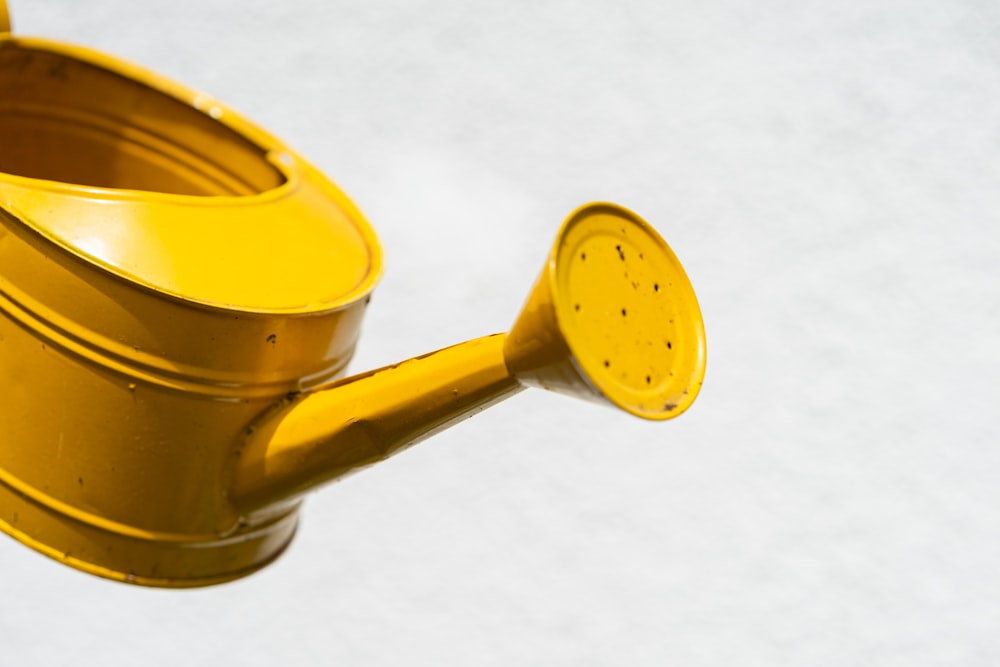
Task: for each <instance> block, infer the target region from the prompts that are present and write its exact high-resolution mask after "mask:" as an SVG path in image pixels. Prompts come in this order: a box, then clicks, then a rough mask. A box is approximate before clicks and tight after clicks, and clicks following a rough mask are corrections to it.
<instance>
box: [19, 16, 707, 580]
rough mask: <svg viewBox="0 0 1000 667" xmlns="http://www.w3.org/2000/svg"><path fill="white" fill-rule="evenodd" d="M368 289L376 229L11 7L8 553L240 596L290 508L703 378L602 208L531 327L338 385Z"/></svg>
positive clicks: (667, 308)
mask: <svg viewBox="0 0 1000 667" xmlns="http://www.w3.org/2000/svg"><path fill="white" fill-rule="evenodd" d="M381 270H382V255H381V251H380V249H379V245H378V240H377V238H376V236H375V234H374V233H373V231H372V229H371V227H370V226H369V224H368V223H367V222H366V220H365V218H364V217H363V216H362V214H361V213H360V212H359V211H358V209H357V208H356V207H355V206H354V205H353V204H352V203H351V202H350V201H349V200H348V198H347V197H346V196H345V195H344V194H343V193H342V192H341V191H340V190H339V189H338V188H337V187H336V186H335V185H334V184H333V183H331V182H330V181H329V180H327V179H326V178H325V177H324V176H323V175H322V174H320V173H319V172H318V171H317V170H316V169H315V168H313V167H312V166H310V165H309V163H307V162H306V161H305V160H303V159H302V157H300V156H299V155H298V154H296V153H295V152H294V151H292V150H291V149H290V148H288V147H287V146H285V145H284V144H282V143H281V142H280V141H279V140H277V139H276V138H274V137H272V136H271V135H269V134H268V133H266V132H264V131H263V130H261V129H260V128H258V127H256V126H255V125H253V124H252V123H250V122H248V121H247V120H245V119H244V118H242V117H241V116H239V115H238V114H236V113H234V112H233V111H232V110H230V109H228V108H227V107H225V106H224V105H222V104H220V103H218V102H217V101H215V100H213V99H210V98H208V97H206V96H204V95H202V94H199V93H196V92H193V91H191V90H188V89H187V88H184V87H182V86H180V85H177V84H175V83H173V82H170V81H167V80H165V79H163V78H161V77H159V76H157V75H155V74H152V73H150V72H148V71H145V70H143V69H140V68H138V67H136V66H134V65H131V64H128V63H125V62H122V61H120V60H118V59H115V58H112V57H110V56H107V55H103V54H100V53H96V52H93V51H90V50H87V49H84V48H80V47H75V46H69V45H66V44H62V43H56V42H52V41H47V40H42V39H34V38H22V37H17V36H14V35H13V34H12V33H11V29H10V19H9V14H8V12H7V7H6V4H5V3H4V2H3V0H0V391H2V393H3V400H2V401H0V529H2V530H3V531H4V532H5V533H7V534H9V535H11V536H13V537H14V538H15V539H17V540H18V541H20V542H22V543H24V544H26V545H28V546H30V547H32V548H34V549H36V550H38V551H40V552H41V553H43V554H46V555H48V556H50V557H52V558H54V559H56V560H58V561H61V562H63V563H65V564H67V565H70V566H73V567H76V568H78V569H81V570H84V571H86V572H89V573H92V574H96V575H99V576H103V577H107V578H110V579H114V580H118V581H124V582H129V583H135V584H142V585H148V586H164V587H190V586H205V585H210V584H216V583H220V582H224V581H228V580H232V579H235V578H238V577H242V576H244V575H247V574H249V573H251V572H254V571H256V570H257V569H259V568H261V567H263V566H264V565H266V564H268V563H269V562H271V561H272V560H274V559H275V558H276V557H278V556H279V555H280V554H281V552H282V551H283V550H284V549H285V547H286V546H287V545H288V543H289V541H290V540H291V538H292V536H293V533H294V531H295V527H296V520H297V516H298V511H299V508H300V505H301V502H302V498H303V496H304V494H306V493H307V492H309V491H311V490H313V489H315V488H317V487H319V486H321V485H323V484H326V483H328V482H331V481H333V480H335V479H338V478H340V477H343V476H344V475H346V474H348V473H351V472H353V471H356V470H358V469H360V468H363V467H366V466H368V465H370V464H372V463H376V462H378V461H381V460H383V459H385V458H387V457H389V456H391V455H393V454H395V453H397V452H399V451H401V450H403V449H404V448H406V447H408V446H410V445H412V444H414V443H416V442H418V441H420V440H422V439H424V438H426V437H428V436H430V435H432V434H434V433H435V432H438V431H440V430H442V429H444V428H447V427H448V426H450V425H452V424H454V423H456V422H458V421H460V420H462V419H465V418H467V417H469V416H471V415H473V414H475V413H477V412H479V411H481V410H483V409H485V408H486V407H489V406H490V405H492V404H494V403H496V402H498V401H501V400H503V399H505V398H507V397H510V396H512V395H513V394H515V393H517V392H518V391H520V390H521V389H523V388H524V387H529V386H530V387H540V388H542V389H548V390H552V391H556V392H561V393H564V394H569V395H572V396H577V397H580V398H584V399H588V400H591V401H595V402H598V403H603V404H605V405H610V406H613V407H617V408H619V409H622V410H625V411H627V412H629V413H631V414H633V415H636V416H638V417H642V418H646V419H654V420H662V419H669V418H671V417H674V416H676V415H678V414H680V413H681V412H683V411H684V410H685V409H686V408H687V407H688V406H689V405H690V404H691V402H692V401H693V400H694V399H695V396H696V395H697V393H698V390H699V387H700V386H701V382H702V378H703V375H704V369H705V338H704V329H703V325H702V320H701V315H700V312H699V309H698V304H697V301H696V299H695V295H694V292H693V290H692V288H691V285H690V282H689V281H688V278H687V276H686V275H685V273H684V269H683V268H682V267H681V265H680V263H679V262H678V260H677V258H676V257H675V255H674V254H673V252H672V251H671V250H670V248H669V247H668V246H667V244H666V243H665V242H664V241H663V240H662V238H660V236H659V235H658V234H657V233H656V231H655V230H654V229H653V228H652V227H651V226H649V225H648V224H647V223H646V222H644V221H643V220H642V219H641V218H640V217H639V216H637V215H636V214H634V213H632V212H630V211H628V210H626V209H624V208H622V207H620V206H617V205H614V204H608V203H596V204H590V205H586V206H583V207H581V208H579V209H578V210H576V211H574V212H573V213H571V214H570V215H569V217H568V218H567V219H566V220H565V222H564V223H563V225H562V228H561V229H560V231H559V232H558V235H557V238H556V241H555V244H554V246H553V248H552V250H551V252H550V254H549V255H548V258H547V260H546V262H545V264H544V266H543V268H542V271H541V274H540V276H539V278H538V280H537V283H536V284H535V286H534V289H533V291H532V293H531V294H530V296H529V298H528V300H527V302H526V303H525V306H524V308H523V311H522V312H521V314H520V316H519V317H518V318H517V320H516V322H515V324H514V325H513V327H512V328H511V330H510V331H509V332H507V333H501V334H495V335H491V336H485V337H483V338H478V339H475V340H471V341H467V342H465V343H461V344H458V345H455V346H453V347H449V348H446V349H443V350H439V351H437V352H432V353H430V354H427V355H424V356H421V357H418V358H415V359H410V360H408V361H403V362H401V363H399V364H394V365H392V366H389V367H386V368H381V369H378V370H374V371H370V372H366V373H362V374H359V375H354V376H352V377H347V378H344V377H343V376H344V374H345V368H346V365H347V363H348V360H349V359H350V358H351V355H352V352H353V350H354V348H355V345H356V343H357V340H358V334H359V330H360V325H361V320H362V316H363V314H364V312H365V309H366V306H367V304H368V302H369V298H370V295H371V292H372V289H373V287H374V286H375V283H376V282H377V280H378V278H379V275H380V273H381Z"/></svg>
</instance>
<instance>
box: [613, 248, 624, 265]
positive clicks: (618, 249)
mask: <svg viewBox="0 0 1000 667" xmlns="http://www.w3.org/2000/svg"><path fill="white" fill-rule="evenodd" d="M615 250H617V251H618V259H620V260H621V261H623V262H624V261H625V251H624V250H622V247H621V246H620V245H616V246H615Z"/></svg>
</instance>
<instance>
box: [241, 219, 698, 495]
mask: <svg viewBox="0 0 1000 667" xmlns="http://www.w3.org/2000/svg"><path fill="white" fill-rule="evenodd" d="M704 370H705V336H704V328H703V325H702V319H701V314H700V311H699V309H698V304H697V301H696V298H695V295H694V291H693V290H692V288H691V285H690V282H689V281H688V279H687V276H686V275H685V273H684V270H683V268H682V267H681V265H680V263H679V262H678V260H677V258H676V257H675V256H674V254H673V252H672V251H671V250H670V248H669V247H668V246H667V244H666V243H665V242H664V241H663V240H662V239H661V238H660V236H659V235H658V234H657V233H656V232H655V231H654V230H653V229H652V228H651V227H650V226H649V225H648V224H646V223H645V222H644V221H643V220H642V219H641V218H639V217H638V216H636V215H635V214H633V213H631V212H630V211H627V210H625V209H623V208H621V207H618V206H615V205H612V204H590V205H588V206H585V207H582V208H581V209H578V210H577V211H575V212H574V213H573V214H572V215H570V217H569V218H568V219H567V220H566V222H565V223H564V225H563V227H562V229H561V231H560V233H559V235H558V237H557V239H556V242H555V244H554V246H553V248H552V251H551V252H550V254H549V256H548V259H547V261H546V264H545V266H544V267H543V269H542V272H541V275H540V276H539V278H538V281H537V282H536V284H535V286H534V289H533V290H532V293H531V295H530V296H529V298H528V300H527V302H526V303H525V305H524V308H523V310H522V312H521V314H520V316H519V317H518V319H517V321H516V323H515V324H514V326H513V327H512V329H511V330H510V332H509V333H507V334H495V335H492V336H486V337H483V338H478V339H475V340H471V341H467V342H465V343H461V344H459V345H455V346H452V347H449V348H445V349H443V350H439V351H437V352H433V353H430V354H427V355H424V356H421V357H416V358H414V359H410V360H408V361H404V362H402V363H399V364H395V365H392V366H388V367H385V368H382V369H378V370H375V371H370V372H367V373H362V374H360V375H357V376H354V377H350V378H346V379H343V380H340V381H337V382H334V383H332V384H329V385H326V386H323V387H319V388H317V389H315V390H309V391H307V392H303V393H299V394H295V395H292V396H289V397H287V398H286V399H285V400H284V401H282V402H281V403H280V404H278V405H276V406H274V407H273V408H272V409H271V410H270V411H268V412H267V413H266V414H265V415H263V416H262V417H261V418H260V419H259V420H258V421H257V422H256V423H255V424H253V425H252V426H251V428H250V429H248V433H247V441H246V444H245V446H244V448H243V449H242V451H241V453H240V462H239V464H238V465H237V469H236V473H235V476H234V482H233V486H232V490H231V493H230V500H231V501H233V502H234V504H235V505H236V506H237V507H239V508H241V509H242V510H244V511H245V512H249V513H254V512H258V511H269V510H274V509H278V508H281V507H282V506H284V505H286V504H287V503H289V502H294V501H295V500H296V499H297V498H298V497H299V496H300V495H302V494H303V493H305V492H307V491H309V490H311V489H313V488H315V487H317V486H319V485H322V484H324V483H326V482H329V481H333V480H335V479H337V478H339V477H342V476H344V475H346V474H348V473H350V472H353V471H355V470H357V469H360V468H363V467H366V466H368V465H371V464H373V463H376V462H378V461H381V460H383V459H386V458H388V457H389V456H391V455H393V454H395V453H397V452H399V451H401V450H403V449H405V448H406V447H408V446H410V445H412V444H415V443H416V442H419V441H421V440H423V439H424V438H426V437H428V436H430V435H433V434H434V433H437V432H439V431H441V430H443V429H445V428H447V427H448V426H451V425H453V424H455V423H457V422H459V421H461V420H463V419H465V418H467V417H470V416H472V415H474V414H476V413H477V412H480V411H482V410H484V409H485V408H487V407H489V406H491V405H493V404H495V403H497V402H499V401H501V400H504V399H505V398H508V397H510V396H512V395H513V394H515V393H517V392H518V391H520V390H521V389H523V388H525V387H529V386H533V387H539V388H542V389H548V390H552V391H556V392H559V393H564V394H569V395H573V396H576V397H579V398H584V399H588V400H592V401H597V402H601V403H605V404H610V405H611V406H613V407H617V408H619V409H622V410H625V411H626V412H629V413H631V414H633V415H636V416H639V417H643V418H646V419H657V420H660V419H669V418H671V417H674V416H677V415H679V414H680V413H682V412H683V411H684V410H685V409H686V408H687V407H688V406H689V405H690V404H691V403H692V402H693V401H694V399H695V396H696V395H697V393H698V390H699V388H700V386H701V381H702V378H703V376H704Z"/></svg>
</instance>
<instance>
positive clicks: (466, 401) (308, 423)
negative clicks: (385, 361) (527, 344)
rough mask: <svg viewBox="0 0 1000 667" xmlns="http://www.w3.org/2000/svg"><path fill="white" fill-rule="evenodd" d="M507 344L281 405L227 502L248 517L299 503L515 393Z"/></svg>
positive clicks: (247, 451) (493, 340)
mask: <svg viewBox="0 0 1000 667" xmlns="http://www.w3.org/2000/svg"><path fill="white" fill-rule="evenodd" d="M505 338H506V336H505V335H504V334H495V335H493V336H486V337H484V338H477V339H475V340H471V341H467V342H465V343H460V344H459V345H454V346H452V347H448V348H445V349H443V350H438V351H437V352H432V353H430V354H427V355H424V356H421V357H416V358H414V359H409V360H407V361H404V362H402V363H399V364H395V365H393V366H387V367H385V368H381V369H378V370H375V371H370V372H367V373H363V374H361V375H356V376H353V377H350V378H346V379H344V380H340V381H338V382H335V383H332V384H330V385H327V386H325V387H321V388H318V389H317V390H314V391H310V392H307V393H304V394H299V395H297V396H295V397H293V398H291V399H289V400H288V401H286V402H284V403H282V404H281V405H279V406H277V407H276V408H275V409H274V410H273V411H272V412H270V413H269V414H267V415H265V417H264V418H263V419H262V420H261V421H260V423H259V424H256V425H255V426H254V427H253V428H252V429H251V432H250V433H249V435H248V441H247V444H246V446H245V447H244V449H243V451H242V452H241V456H240V462H239V464H238V466H237V470H236V473H235V477H234V483H233V487H232V491H231V493H230V500H231V501H232V502H234V504H235V505H236V506H237V507H238V508H239V509H241V510H243V511H254V510H257V509H260V508H263V507H267V506H270V505H273V504H276V503H282V502H283V501H287V500H289V499H293V498H296V497H298V496H300V495H301V494H303V493H305V492H307V491H309V490H311V489H313V488H315V487H317V486H319V485H321V484H324V483H326V482H330V481H333V480H335V479H337V478H340V477H343V476H345V475H347V474H349V473H351V472H354V471H356V470H359V469H361V468H364V467H367V466H369V465H371V464H373V463H377V462H379V461H382V460H385V459H387V458H388V457H390V456H392V455H393V454H396V453H397V452H400V451H402V450H403V449H406V448H407V447H409V446H410V445H413V444H416V443H417V442H420V441H421V440H423V439H424V438H427V437H429V436H431V435H434V434H435V433H437V432H439V431H442V430H444V429H445V428H448V427H449V426H451V425H453V424H455V423H457V422H459V421H462V420H463V419H466V418H468V417H471V416H472V415H474V414H476V413H478V412H480V411H482V410H484V409H486V408H488V407H490V406H491V405H493V404H495V403H497V402H499V401H502V400H504V399H505V398H508V397H509V396H511V395H513V394H515V393H517V392H518V391H520V390H521V389H522V386H521V385H520V384H519V383H518V381H517V380H516V379H514V378H513V377H512V376H511V375H510V373H509V372H508V371H507V367H506V365H505V363H504V355H503V348H504V339H505Z"/></svg>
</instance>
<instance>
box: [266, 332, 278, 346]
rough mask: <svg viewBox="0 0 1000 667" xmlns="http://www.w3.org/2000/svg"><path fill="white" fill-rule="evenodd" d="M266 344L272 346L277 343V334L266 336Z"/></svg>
mask: <svg viewBox="0 0 1000 667" xmlns="http://www.w3.org/2000/svg"><path fill="white" fill-rule="evenodd" d="M267 342H268V343H270V344H271V345H274V344H275V343H276V342H278V334H271V335H270V336H268V337H267Z"/></svg>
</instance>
